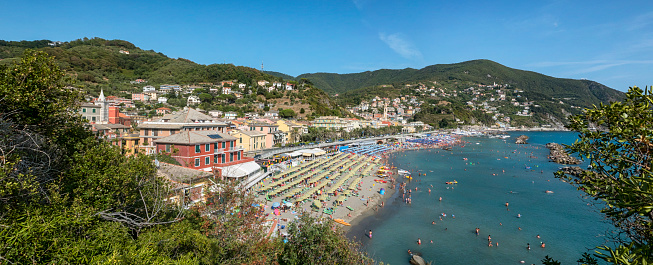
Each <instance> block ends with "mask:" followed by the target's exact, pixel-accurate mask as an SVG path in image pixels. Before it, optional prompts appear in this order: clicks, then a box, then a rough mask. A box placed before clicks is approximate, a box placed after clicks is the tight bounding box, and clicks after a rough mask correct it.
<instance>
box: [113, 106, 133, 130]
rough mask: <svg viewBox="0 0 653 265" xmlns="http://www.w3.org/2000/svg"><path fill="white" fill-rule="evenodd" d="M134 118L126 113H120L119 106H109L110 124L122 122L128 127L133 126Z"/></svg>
mask: <svg viewBox="0 0 653 265" xmlns="http://www.w3.org/2000/svg"><path fill="white" fill-rule="evenodd" d="M131 122H132V119H131V118H130V117H129V116H127V115H125V114H124V113H120V110H119V109H118V107H109V123H110V124H122V125H125V126H127V127H129V126H131Z"/></svg>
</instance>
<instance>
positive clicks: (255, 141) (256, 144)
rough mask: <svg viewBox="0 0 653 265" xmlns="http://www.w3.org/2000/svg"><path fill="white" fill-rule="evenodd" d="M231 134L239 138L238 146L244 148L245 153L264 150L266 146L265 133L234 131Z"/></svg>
mask: <svg viewBox="0 0 653 265" xmlns="http://www.w3.org/2000/svg"><path fill="white" fill-rule="evenodd" d="M229 134H231V136H233V137H236V138H238V140H236V146H238V147H240V148H243V150H244V151H245V152H250V151H257V150H263V149H265V148H267V147H266V146H265V136H266V134H265V133H262V132H258V131H245V130H233V131H231V132H230V133H229Z"/></svg>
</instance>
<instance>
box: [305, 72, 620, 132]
mask: <svg viewBox="0 0 653 265" xmlns="http://www.w3.org/2000/svg"><path fill="white" fill-rule="evenodd" d="M297 78H305V79H308V80H310V82H312V83H313V84H315V86H317V87H318V88H321V89H323V90H324V91H326V92H327V93H329V94H331V95H336V94H337V95H338V97H337V98H336V99H337V100H338V102H339V103H340V104H342V105H346V106H354V105H356V104H359V103H360V102H362V101H364V100H369V99H371V98H373V97H375V96H379V97H397V96H400V95H407V96H419V97H420V99H421V100H423V101H425V102H426V103H428V104H427V105H426V106H425V108H424V109H426V110H427V111H428V110H432V109H434V104H437V103H438V102H441V101H442V100H446V101H447V102H448V103H447V104H449V103H451V104H450V105H449V107H445V108H436V109H437V111H434V112H433V113H432V114H455V116H456V118H459V117H462V118H467V117H471V120H472V121H474V120H475V121H479V120H481V121H482V120H487V117H483V116H486V115H473V111H474V109H473V108H466V107H465V105H470V104H471V103H470V100H471V99H472V98H475V97H476V98H478V100H479V101H483V100H484V99H481V98H480V97H479V96H476V95H478V93H477V94H474V93H465V91H466V89H467V90H468V89H469V88H477V89H478V88H479V87H485V86H494V85H495V84H496V85H498V86H500V87H501V88H502V89H504V91H503V92H502V93H503V94H505V95H508V97H510V96H514V97H513V98H515V99H517V100H518V101H519V102H525V101H526V102H530V104H531V105H537V106H539V108H538V109H537V110H533V113H534V115H533V118H524V117H513V121H514V120H518V121H523V122H518V125H525V126H539V125H542V124H546V123H557V124H558V125H561V124H564V123H565V120H566V117H567V116H568V115H569V114H578V113H579V111H580V109H582V108H588V107H591V106H592V105H598V104H600V103H607V102H614V101H618V100H621V99H623V98H624V93H622V92H619V91H617V90H614V89H611V88H609V87H606V86H604V85H602V84H599V83H597V82H594V81H590V80H573V79H563V78H554V77H550V76H546V75H543V74H539V73H535V72H531V71H523V70H517V69H513V68H509V67H506V66H503V65H501V64H498V63H496V62H493V61H489V60H473V61H467V62H461V63H455V64H438V65H431V66H427V67H425V68H422V69H419V70H417V69H411V68H407V69H402V70H388V69H382V70H377V71H367V72H362V73H354V74H332V73H314V74H302V75H300V76H298V77H297ZM418 86H421V87H425V88H426V91H430V89H434V90H436V91H442V93H433V94H432V93H430V92H429V93H415V92H414V91H413V90H412V89H408V88H411V87H418ZM498 86H497V87H498ZM481 90H483V89H481ZM477 91H478V90H477ZM516 92H519V95H518V96H517V95H516ZM445 94H446V95H447V96H443V95H445ZM483 94H484V93H481V94H480V96H483ZM485 94H487V93H485ZM511 94H512V95H511ZM487 99H488V102H489V99H490V97H488V98H487ZM472 103H474V102H472ZM493 104H494V103H493ZM493 104H490V107H495V108H499V110H497V111H498V112H501V111H503V112H502V114H504V115H510V114H514V113H513V111H517V109H514V108H512V107H510V106H508V105H509V104H503V105H501V104H494V106H492V105H493ZM436 112H437V113H436ZM427 114H428V113H422V115H421V116H420V115H418V117H417V118H418V120H422V121H424V122H427V123H434V122H437V121H438V119H437V118H436V119H435V120H433V119H419V118H423V117H425V116H429V117H433V115H427ZM485 114H487V113H485ZM436 116H438V117H440V116H439V115H436ZM490 123H491V121H490ZM468 124H469V123H468ZM486 125H487V124H486Z"/></svg>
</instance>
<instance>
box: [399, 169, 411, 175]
mask: <svg viewBox="0 0 653 265" xmlns="http://www.w3.org/2000/svg"><path fill="white" fill-rule="evenodd" d="M397 173H399V175H410V172H408V170H403V169H399V170H397Z"/></svg>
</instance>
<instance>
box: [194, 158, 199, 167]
mask: <svg viewBox="0 0 653 265" xmlns="http://www.w3.org/2000/svg"><path fill="white" fill-rule="evenodd" d="M199 166H200V159H199V158H195V167H199Z"/></svg>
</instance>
